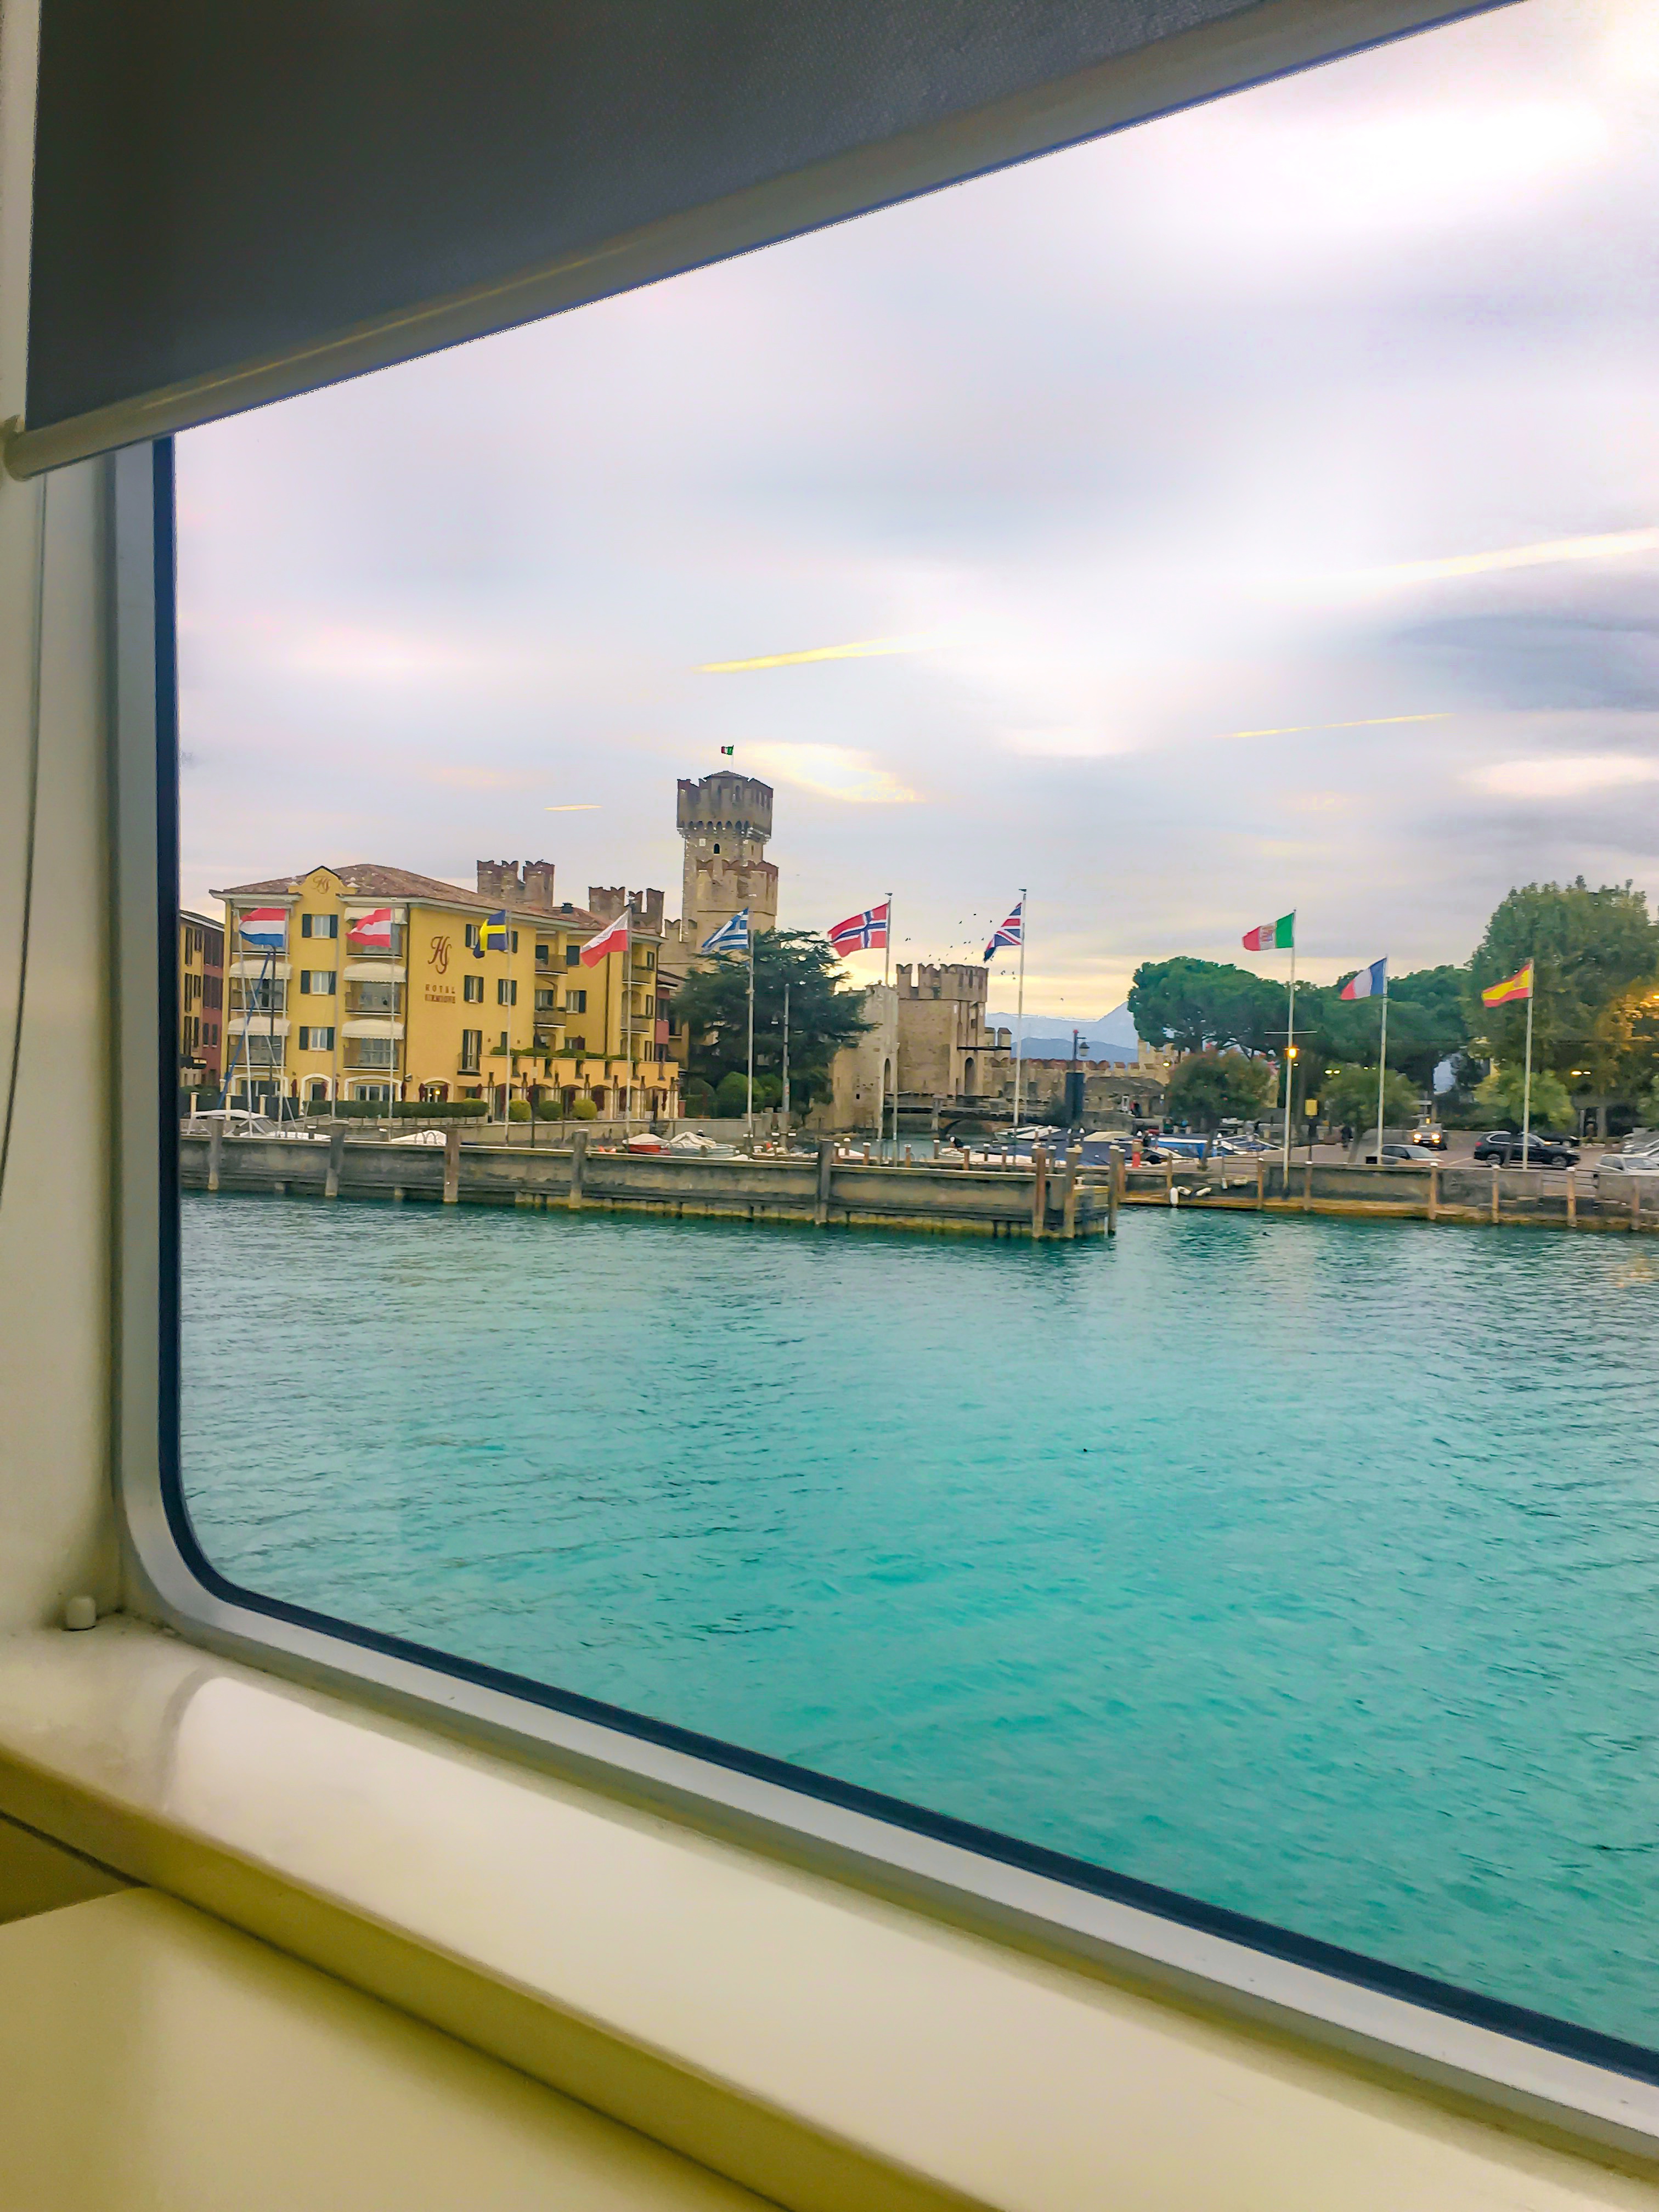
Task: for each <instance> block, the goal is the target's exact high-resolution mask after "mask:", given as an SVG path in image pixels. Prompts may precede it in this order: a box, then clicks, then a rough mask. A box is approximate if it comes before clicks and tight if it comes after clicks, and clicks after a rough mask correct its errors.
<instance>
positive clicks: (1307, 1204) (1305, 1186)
mask: <svg viewBox="0 0 1659 2212" xmlns="http://www.w3.org/2000/svg"><path fill="white" fill-rule="evenodd" d="M1302 1211H1303V1212H1304V1213H1311V1212H1313V1154H1312V1153H1311V1152H1310V1153H1309V1155H1308V1157H1307V1158H1306V1160H1304V1163H1303V1166H1302Z"/></svg>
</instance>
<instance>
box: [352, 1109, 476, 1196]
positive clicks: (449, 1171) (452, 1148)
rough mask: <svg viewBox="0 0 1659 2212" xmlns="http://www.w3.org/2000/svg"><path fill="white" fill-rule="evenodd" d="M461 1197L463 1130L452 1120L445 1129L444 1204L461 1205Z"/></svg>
mask: <svg viewBox="0 0 1659 2212" xmlns="http://www.w3.org/2000/svg"><path fill="white" fill-rule="evenodd" d="M341 1134H342V1136H343V1135H344V1132H343V1131H342V1132H341ZM460 1198H461V1132H460V1127H459V1123H457V1122H453V1121H452V1122H451V1123H450V1125H449V1127H448V1128H447V1129H446V1130H445V1131H444V1204H445V1205H446V1206H459V1203H460Z"/></svg>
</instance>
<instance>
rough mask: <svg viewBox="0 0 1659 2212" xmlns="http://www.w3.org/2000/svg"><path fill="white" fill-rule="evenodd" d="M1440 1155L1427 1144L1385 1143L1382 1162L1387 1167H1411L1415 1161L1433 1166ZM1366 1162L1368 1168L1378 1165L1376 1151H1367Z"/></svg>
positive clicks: (1422, 1164) (1421, 1164) (1418, 1163)
mask: <svg viewBox="0 0 1659 2212" xmlns="http://www.w3.org/2000/svg"><path fill="white" fill-rule="evenodd" d="M1439 1157H1440V1155H1439V1153H1438V1152H1431V1151H1430V1149H1429V1147H1428V1146H1426V1145H1384V1146H1383V1166H1384V1167H1385V1168H1388V1167H1410V1166H1411V1165H1413V1163H1415V1164H1417V1165H1419V1166H1427V1167H1432V1166H1433V1164H1434V1163H1435V1162H1436V1160H1437V1159H1438V1158H1439ZM1365 1164H1366V1166H1367V1167H1368V1168H1374V1167H1375V1166H1376V1153H1375V1152H1367V1153H1366V1155H1365Z"/></svg>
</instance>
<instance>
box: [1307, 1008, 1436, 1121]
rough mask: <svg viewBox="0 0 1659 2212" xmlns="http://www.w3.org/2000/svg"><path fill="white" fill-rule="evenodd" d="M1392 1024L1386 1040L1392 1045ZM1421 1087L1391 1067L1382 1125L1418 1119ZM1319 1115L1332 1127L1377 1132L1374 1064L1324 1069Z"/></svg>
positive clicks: (1384, 1097)
mask: <svg viewBox="0 0 1659 2212" xmlns="http://www.w3.org/2000/svg"><path fill="white" fill-rule="evenodd" d="M1393 1041H1394V1040H1393V1035H1392V1024H1390V1036H1389V1043H1390V1045H1391V1046H1392V1044H1393ZM1419 1090H1420V1086H1419V1085H1417V1084H1415V1083H1413V1082H1412V1081H1411V1079H1410V1078H1409V1077H1407V1076H1404V1075H1401V1073H1399V1071H1398V1070H1397V1069H1395V1068H1393V1067H1390V1068H1389V1072H1388V1073H1387V1075H1386V1076H1385V1077H1384V1078H1383V1127H1384V1128H1387V1129H1400V1128H1405V1127H1409V1125H1410V1124H1411V1123H1412V1122H1413V1121H1415V1120H1416V1119H1417V1105H1418V1098H1419ZM1318 1097H1319V1115H1320V1119H1321V1120H1322V1121H1325V1122H1327V1123H1329V1124H1331V1125H1332V1126H1334V1127H1337V1128H1339V1129H1340V1128H1342V1127H1348V1128H1350V1129H1356V1130H1359V1131H1361V1132H1364V1130H1367V1129H1369V1130H1370V1132H1371V1133H1372V1135H1373V1136H1375V1134H1376V1064H1375V1062H1373V1064H1372V1065H1371V1066H1370V1067H1354V1066H1347V1067H1338V1068H1335V1069H1332V1068H1327V1069H1326V1071H1325V1079H1324V1081H1323V1082H1322V1084H1321V1085H1320V1088H1319V1092H1318Z"/></svg>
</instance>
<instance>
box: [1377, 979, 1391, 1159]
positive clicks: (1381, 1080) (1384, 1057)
mask: <svg viewBox="0 0 1659 2212" xmlns="http://www.w3.org/2000/svg"><path fill="white" fill-rule="evenodd" d="M1388 1078H1389V971H1388V969H1386V968H1385V969H1383V1044H1382V1049H1381V1052H1380V1053H1379V1054H1378V1058H1377V1066H1376V1164H1377V1165H1378V1167H1381V1166H1382V1164H1383V1085H1384V1084H1385V1083H1386V1082H1387V1081H1388Z"/></svg>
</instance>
